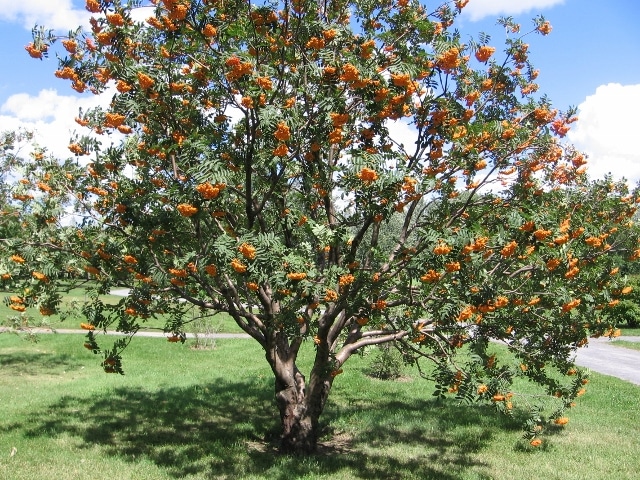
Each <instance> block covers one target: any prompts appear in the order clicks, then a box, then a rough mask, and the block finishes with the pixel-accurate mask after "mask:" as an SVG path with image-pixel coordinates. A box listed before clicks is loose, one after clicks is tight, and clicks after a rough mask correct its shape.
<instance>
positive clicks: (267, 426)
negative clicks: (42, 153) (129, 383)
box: [3, 359, 521, 480]
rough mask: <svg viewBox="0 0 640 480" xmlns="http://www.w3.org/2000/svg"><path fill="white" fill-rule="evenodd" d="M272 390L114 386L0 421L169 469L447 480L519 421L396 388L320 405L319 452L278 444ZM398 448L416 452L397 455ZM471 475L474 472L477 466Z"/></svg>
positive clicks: (219, 383) (264, 385)
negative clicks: (347, 425)
mask: <svg viewBox="0 0 640 480" xmlns="http://www.w3.org/2000/svg"><path fill="white" fill-rule="evenodd" d="M25 360H26V359H25ZM14 362H15V363H16V364H17V363H21V360H20V359H14ZM272 391H273V387H272V384H271V381H270V380H269V379H266V378H263V379H259V378H256V379H254V380H250V381H235V382H230V381H226V380H216V381H215V382H212V383H209V384H205V385H198V386H191V387H188V388H187V387H181V388H177V387H167V388H163V389H154V390H153V391H145V390H142V389H138V390H135V389H126V388H115V389H112V390H109V391H107V392H104V393H103V394H101V395H98V396H93V397H86V396H82V397H81V396H63V397H61V398H60V399H59V400H58V401H56V402H55V403H52V404H50V405H47V406H46V408H43V409H42V410H41V411H34V412H32V413H31V414H30V415H29V416H28V417H27V418H26V419H25V420H24V422H23V423H16V422H14V423H12V424H9V425H7V426H6V427H5V428H3V430H5V431H16V430H18V431H22V432H24V433H23V434H24V435H25V436H26V437H43V436H44V437H50V438H56V437H58V436H61V435H71V436H74V437H77V438H79V439H81V440H82V442H81V443H82V445H83V448H87V449H95V448H96V447H99V448H100V452H101V454H102V455H105V456H114V457H118V458H119V459H124V460H126V461H131V462H134V461H138V460H140V459H142V458H144V459H147V460H149V461H151V462H153V463H154V464H155V465H157V466H158V467H159V468H161V469H163V470H164V471H165V472H166V474H167V475H168V476H171V477H173V478H183V477H186V476H189V475H199V476H204V477H205V478H209V477H215V478H244V477H248V476H262V475H264V477H265V478H269V479H282V480H285V479H287V480H290V479H295V478H301V477H306V476H309V475H314V474H315V475H328V476H335V477H341V476H342V475H344V473H345V472H348V473H349V475H350V477H351V478H363V479H371V478H376V479H383V478H403V479H404V478H420V479H431V478H433V479H442V480H454V479H459V478H463V477H468V475H469V470H470V469H480V468H481V467H482V466H483V464H482V463H481V462H479V461H478V456H477V455H474V454H477V453H478V452H480V451H481V450H482V449H483V445H484V444H486V442H487V441H488V440H489V439H490V438H491V437H492V436H493V435H496V434H500V430H501V429H507V430H516V429H518V428H519V427H520V425H521V424H520V423H519V422H518V420H517V419H508V418H503V419H502V420H501V419H500V418H501V417H500V416H498V415H497V414H496V413H495V411H493V410H492V409H490V408H485V407H479V406H459V405H456V404H454V403H453V402H438V401H437V400H435V399H425V400H418V401H416V400H415V398H414V399H408V398H406V399H405V398H402V396H401V395H400V396H399V395H395V396H394V398H393V399H389V401H385V402H381V403H376V404H370V405H365V406H363V404H362V402H359V401H356V400H354V401H352V402H349V401H346V402H345V401H344V400H345V399H344V398H340V402H341V404H340V406H338V405H337V404H330V405H329V406H328V407H327V411H326V413H325V417H324V419H323V420H324V422H325V425H327V427H325V428H324V431H323V435H322V439H321V441H322V442H323V443H322V444H321V445H320V448H319V453H318V454H317V455H314V456H310V457H304V458H300V457H288V456H281V455H278V454H277V452H276V448H277V439H278V433H279V419H278V416H277V409H276V408H275V405H274V401H273V397H272ZM347 400H348V399H347ZM403 400H404V401H403ZM345 418H349V419H350V421H352V422H355V423H356V424H357V428H356V431H357V438H353V437H350V436H349V435H348V434H346V433H344V431H340V427H339V425H340V424H341V422H344V419H345ZM425 419H429V421H425ZM361 423H362V424H361ZM334 424H336V425H338V426H337V427H334V426H332V425H334ZM469 425H473V435H470V434H469V429H468V428H466V427H468V426H469ZM496 427H497V428H496ZM402 449H406V450H407V451H412V452H416V453H415V454H410V455H404V454H398V452H399V451H401V450H402ZM373 450H375V452H373ZM465 472H466V474H465ZM474 474H475V475H476V477H474V478H482V477H481V476H480V477H478V475H479V474H480V472H479V471H476V472H474Z"/></svg>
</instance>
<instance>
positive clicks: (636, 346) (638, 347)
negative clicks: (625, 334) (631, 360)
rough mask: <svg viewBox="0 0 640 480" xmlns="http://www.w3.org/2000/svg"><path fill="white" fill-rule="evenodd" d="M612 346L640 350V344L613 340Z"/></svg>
mask: <svg viewBox="0 0 640 480" xmlns="http://www.w3.org/2000/svg"><path fill="white" fill-rule="evenodd" d="M611 345H614V346H616V347H624V348H630V349H632V350H640V342H625V341H624V340H613V341H612V342H611Z"/></svg>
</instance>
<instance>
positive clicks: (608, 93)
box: [567, 83, 640, 182]
mask: <svg viewBox="0 0 640 480" xmlns="http://www.w3.org/2000/svg"><path fill="white" fill-rule="evenodd" d="M638 111H640V84H638V85H620V84H618V83H610V84H608V85H601V86H599V87H598V88H597V89H596V92H595V94H593V95H590V96H588V97H587V98H586V99H585V101H584V102H582V103H581V104H580V105H579V106H578V118H579V120H578V122H577V123H575V124H574V125H573V128H572V129H571V131H569V133H568V135H567V137H568V139H569V140H570V141H571V142H572V143H573V144H574V145H575V146H576V147H577V148H578V149H579V150H581V151H583V152H585V153H586V154H588V155H589V163H588V167H587V168H588V169H589V170H588V171H589V175H590V176H591V177H592V178H601V177H603V176H604V175H605V174H607V173H611V174H612V175H613V176H614V177H615V178H616V179H620V178H622V177H624V178H626V179H628V180H630V181H632V182H636V181H640V148H639V142H638V139H639V135H638V131H640V122H639V121H638V116H637V112H638Z"/></svg>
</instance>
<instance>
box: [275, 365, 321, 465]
mask: <svg viewBox="0 0 640 480" xmlns="http://www.w3.org/2000/svg"><path fill="white" fill-rule="evenodd" d="M296 370H297V369H296ZM294 377H295V382H294V384H293V385H291V384H285V383H283V382H282V380H281V379H278V378H276V392H275V394H276V402H277V403H278V409H279V410H280V421H281V426H282V432H281V435H280V452H282V453H287V454H296V455H308V454H311V453H314V452H315V451H316V448H317V446H318V416H319V415H316V417H315V418H313V412H312V411H310V409H309V408H308V404H307V400H308V399H307V396H306V391H305V379H304V376H303V375H302V374H301V373H300V372H297V371H296V373H295V375H294Z"/></svg>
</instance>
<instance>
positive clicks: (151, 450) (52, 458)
mask: <svg viewBox="0 0 640 480" xmlns="http://www.w3.org/2000/svg"><path fill="white" fill-rule="evenodd" d="M312 349H313V346H312V345H308V348H307V349H306V350H305V360H304V361H303V363H305V362H306V363H308V362H309V361H310V354H311V353H312ZM0 362H1V368H0V385H1V389H0V392H1V393H0V395H2V401H1V402H0V478H3V479H9V480H23V479H24V480H26V479H29V480H31V479H34V478H38V479H56V480H66V479H74V480H75V479H95V478H112V479H175V478H189V479H205V478H234V479H235V478H244V479H319V478H326V479H329V478H331V479H371V478H376V479H378V478H403V479H404V478H407V479H414V478H415V479H418V478H419V479H430V478H433V479H445V480H446V479H503V478H504V479H513V478H548V479H580V480H590V479H594V480H595V479H603V478H617V479H632V478H633V479H635V478H637V472H638V471H639V470H640V459H639V458H638V455H637V454H638V451H640V438H639V437H640V436H639V435H638V433H637V425H638V424H639V422H640V409H638V408H637V401H638V395H639V394H640V388H638V387H637V386H634V385H631V384H628V383H625V382H622V381H619V380H616V379H613V378H610V377H605V376H601V375H597V374H594V375H593V377H592V381H591V384H590V385H589V387H590V388H589V390H588V392H587V394H586V395H584V396H583V397H581V398H580V401H579V405H578V406H577V407H576V408H575V409H574V410H573V412H571V415H570V417H571V422H570V423H569V424H568V425H567V426H566V427H564V428H563V429H558V430H557V431H555V432H554V434H553V435H551V436H550V437H549V438H548V439H547V440H545V443H544V445H543V447H542V448H540V449H535V450H530V449H526V448H521V447H522V443H521V442H520V440H519V439H520V437H521V431H520V424H519V421H518V420H517V419H510V418H507V417H501V416H498V415H497V414H496V413H495V412H494V411H493V410H492V409H491V408H490V407H483V406H479V405H472V406H463V405H458V404H457V403H456V402H455V401H445V402H439V401H437V400H436V399H434V398H433V397H432V396H431V392H432V391H433V385H432V384H430V383H429V382H427V381H425V380H423V379H420V378H418V376H417V374H416V372H415V371H413V370H407V371H406V375H405V377H404V378H403V379H402V381H395V382H388V381H381V380H375V379H372V378H370V377H368V376H367V375H365V372H366V371H367V368H368V364H369V362H370V356H365V357H362V358H361V357H356V358H353V359H352V360H350V362H349V363H347V365H346V366H345V367H346V368H345V372H344V374H343V375H341V376H340V377H338V378H337V379H336V383H335V386H334V390H333V392H332V395H331V397H330V400H329V403H328V406H327V409H326V412H325V417H324V430H323V432H324V433H323V437H322V442H323V445H322V448H321V451H320V453H319V454H318V455H315V456H312V457H308V458H292V457H286V456H279V455H277V454H276V453H275V444H276V440H277V435H278V418H277V413H276V409H275V406H274V402H273V384H272V380H271V373H270V370H269V368H268V366H267V365H266V363H265V362H264V356H263V354H262V353H261V351H260V350H259V348H258V347H257V345H256V344H255V343H254V342H253V341H252V340H243V339H238V340H219V341H218V342H217V348H216V349H214V350H194V349H191V348H189V344H188V343H187V344H186V345H179V344H169V343H167V342H165V341H162V340H160V339H153V338H138V339H136V340H134V342H133V343H132V344H131V346H130V347H129V350H128V351H127V355H126V363H125V370H126V372H127V375H125V376H117V375H107V374H104V373H102V371H101V369H100V367H99V359H98V358H97V357H96V356H95V355H93V354H92V353H90V352H88V351H86V350H84V349H82V348H81V347H80V345H79V343H78V341H77V337H73V336H69V335H42V336H41V337H40V341H39V343H36V344H33V343H29V342H25V341H24V340H23V339H21V338H20V337H18V336H16V335H12V334H8V333H5V334H1V335H0ZM12 448H15V449H16V451H15V454H14V455H13V456H10V452H11V451H12Z"/></svg>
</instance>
